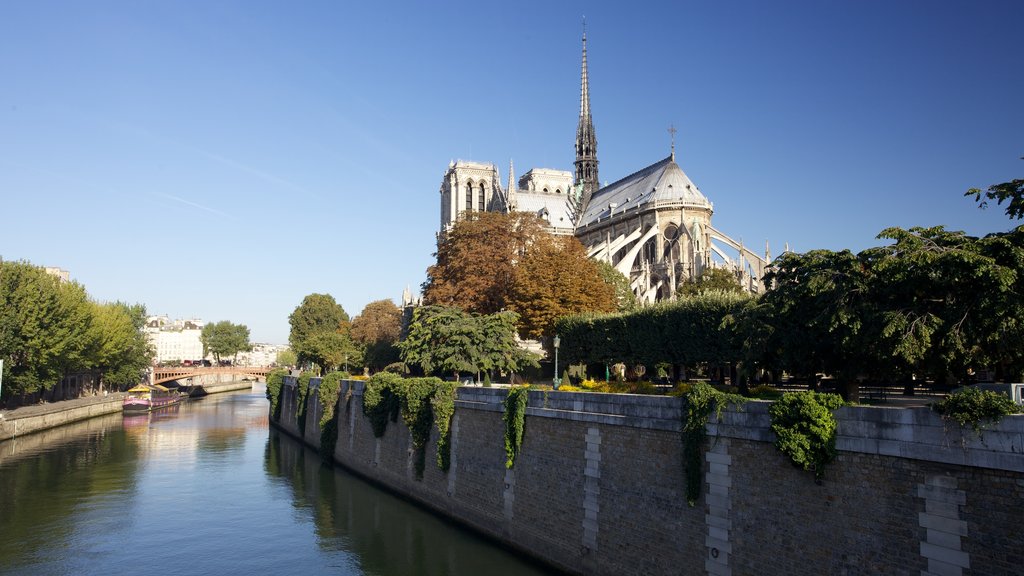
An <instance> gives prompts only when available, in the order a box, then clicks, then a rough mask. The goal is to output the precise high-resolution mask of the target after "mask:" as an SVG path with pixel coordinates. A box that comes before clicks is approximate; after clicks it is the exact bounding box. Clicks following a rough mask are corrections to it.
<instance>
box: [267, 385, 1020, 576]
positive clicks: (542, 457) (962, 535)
mask: <svg viewBox="0 0 1024 576" xmlns="http://www.w3.org/2000/svg"><path fill="white" fill-rule="evenodd" d="M316 384H317V380H316V379H314V380H312V381H311V383H310V393H309V395H308V398H307V402H308V406H307V410H306V419H307V420H306V425H305V438H304V440H305V441H306V443H307V444H309V445H311V446H313V447H314V448H318V447H319V444H320V430H319V427H318V422H319V418H320V414H321V409H320V407H319V400H318V398H317V393H316ZM363 387H364V383H363V382H360V381H352V380H348V381H344V382H343V383H342V389H341V394H340V399H339V403H338V406H337V408H336V412H335V413H336V415H337V418H338V427H337V428H338V437H337V442H336V444H335V451H334V460H335V461H336V462H337V463H339V464H340V465H342V466H344V467H346V468H348V469H349V470H352V471H354V472H356V473H358V474H360V475H362V476H364V477H366V478H367V479H370V480H371V481H373V482H376V483H378V484H380V485H382V486H385V487H387V488H389V489H391V490H393V491H395V492H397V493H400V494H402V495H404V496H406V497H408V498H410V499H412V500H415V501H417V502H419V503H421V504H423V505H424V506H426V507H428V508H431V509H433V510H435V511H436V512H438V513H440V514H442V515H444V516H447V517H449V518H451V519H453V520H455V521H457V522H460V523H462V524H464V525H467V526H469V527H471V528H474V529H476V530H478V531H479V532H481V533H483V534H485V535H487V536H490V537H492V538H494V539H496V540H498V541H500V542H502V543H503V544H505V545H507V546H510V547H512V548H514V549H517V550H519V551H521V552H523V553H526V554H529V555H531V556H534V557H536V558H537V559H539V560H541V561H543V562H545V563H547V564H549V565H551V566H554V567H557V568H559V569H561V570H563V571H565V572H568V573H573V574H595V575H608V576H611V575H616V576H618V575H626V574H637V575H652V574H713V575H732V574H737V575H739V574H850V575H853V574H906V575H914V576H919V575H933V574H934V575H961V574H1020V573H1022V571H1024V530H1022V527H1021V524H1022V521H1024V416H1014V417H1008V418H1006V419H1004V420H1003V422H1002V423H1000V424H999V425H998V426H994V427H992V428H990V429H988V430H986V431H985V432H984V435H983V437H981V438H979V437H977V436H976V435H975V434H974V433H973V432H971V431H969V430H968V431H966V432H962V431H961V430H960V429H959V427H957V426H956V425H947V424H946V423H945V422H944V421H943V420H942V419H941V418H940V417H938V416H937V415H936V414H934V413H932V412H931V411H930V410H928V409H926V408H924V409H896V408H869V407H845V408H841V409H839V410H838V411H837V418H838V420H839V431H838V439H837V448H838V450H839V455H838V458H837V459H836V460H835V461H834V462H833V463H831V464H830V465H829V466H828V468H827V470H826V471H825V476H824V480H823V481H822V482H820V483H817V482H815V479H814V475H813V474H812V473H810V472H805V471H802V470H799V469H797V468H795V467H794V466H793V465H792V464H791V463H790V462H789V460H788V459H787V458H786V457H785V456H784V455H782V454H781V453H780V452H779V451H778V450H776V449H775V447H774V446H773V444H772V442H773V441H774V436H773V435H772V433H771V431H770V429H769V424H770V422H769V416H768V412H767V406H768V403H766V402H758V401H752V402H748V403H746V404H745V405H744V406H743V407H742V408H741V409H740V410H729V411H726V412H725V413H724V414H723V416H722V418H721V419H720V420H713V421H712V423H711V424H709V425H708V434H709V443H708V449H707V452H706V454H705V461H704V464H703V468H702V475H703V477H704V480H705V482H704V486H703V491H702V495H701V497H700V499H699V500H698V501H697V503H696V505H695V506H693V507H691V506H689V505H688V504H687V502H686V496H685V471H684V464H683V458H682V451H683V446H682V440H681V434H680V408H681V404H680V402H681V401H680V399H678V398H669V397H659V396H632V395H611V394H589V393H576V392H547V393H545V392H540V391H535V392H530V394H529V406H528V408H527V411H526V421H525V426H524V437H523V444H522V448H521V452H520V453H519V456H518V458H517V460H516V462H515V466H514V467H513V468H512V469H506V468H505V453H504V423H503V420H502V410H503V404H502V402H503V400H504V398H505V395H506V391H505V390H503V389H497V388H471V387H463V388H459V391H458V399H457V400H456V410H455V415H454V417H453V419H452V423H451V437H450V438H451V467H450V469H449V471H448V472H447V473H445V472H443V471H441V470H440V469H439V468H438V467H437V466H436V464H435V454H436V441H437V430H436V428H435V429H434V431H433V433H432V435H431V439H430V442H429V443H428V445H427V446H426V469H425V471H424V474H423V478H422V479H417V478H416V475H415V470H414V465H413V453H412V450H411V442H410V435H409V431H408V429H407V428H406V427H405V426H404V424H403V423H402V421H401V419H399V421H398V422H388V428H387V430H386V432H385V433H384V435H383V436H382V437H381V438H375V437H374V436H373V431H372V428H371V425H370V421H369V419H368V418H367V417H366V416H364V415H363V413H362V394H363ZM295 393H296V388H295V379H294V378H287V379H286V382H285V386H284V387H283V388H282V399H281V402H282V403H283V405H282V411H281V418H280V421H279V422H277V423H275V424H276V425H278V426H279V427H280V428H282V429H284V430H285V431H287V432H288V433H290V434H292V435H294V436H296V437H300V434H299V426H298V423H297V421H296V418H295V413H296V412H295V407H296V406H295Z"/></svg>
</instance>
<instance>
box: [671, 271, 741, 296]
mask: <svg viewBox="0 0 1024 576" xmlns="http://www.w3.org/2000/svg"><path fill="white" fill-rule="evenodd" d="M708 292H735V293H737V294H739V293H742V292H744V290H743V286H742V285H741V284H740V281H739V279H738V278H737V277H736V274H735V273H733V272H731V271H729V270H726V269H725V268H705V269H704V271H703V272H701V274H700V276H698V277H697V278H687V279H686V280H683V281H682V282H680V283H679V287H678V289H677V291H676V294H677V296H679V297H680V298H685V297H687V296H696V295H697V294H706V293H708Z"/></svg>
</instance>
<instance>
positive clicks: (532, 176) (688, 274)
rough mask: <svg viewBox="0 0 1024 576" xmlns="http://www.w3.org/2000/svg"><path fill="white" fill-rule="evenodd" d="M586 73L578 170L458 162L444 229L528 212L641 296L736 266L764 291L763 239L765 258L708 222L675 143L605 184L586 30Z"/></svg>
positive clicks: (452, 169)
mask: <svg viewBox="0 0 1024 576" xmlns="http://www.w3.org/2000/svg"><path fill="white" fill-rule="evenodd" d="M580 80H581V81H580V84H581V88H580V116H579V122H578V124H577V129H576V145H575V151H576V160H575V162H574V167H575V171H574V172H568V171H563V170H554V169H549V168H533V169H531V170H529V171H527V172H526V173H525V174H523V175H522V176H521V177H520V178H519V180H518V181H516V180H515V178H514V174H515V170H514V167H513V165H512V163H511V162H510V163H509V174H508V180H507V183H506V184H505V185H504V186H502V184H501V177H500V174H499V171H498V168H497V166H496V165H494V164H484V163H479V162H466V161H462V160H460V161H458V162H452V163H450V164H449V165H448V171H447V172H445V175H444V179H443V180H442V183H441V230H442V233H443V232H444V231H445V230H447V229H448V228H449V227H450V226H451V225H452V224H453V223H454V222H455V221H457V220H458V219H459V218H462V217H464V216H465V214H467V213H471V212H474V211H497V212H512V211H520V212H531V213H534V214H537V215H538V216H539V217H541V218H542V219H544V221H546V222H547V223H548V226H549V229H550V230H551V232H553V233H554V234H560V235H574V236H575V237H576V238H577V239H579V241H580V242H581V243H582V244H583V246H584V247H585V248H586V249H587V252H588V254H589V256H590V257H591V258H595V259H599V260H603V261H606V262H609V263H610V264H612V265H613V266H614V267H615V268H616V269H617V270H619V271H620V272H622V274H623V275H625V276H626V277H627V278H629V280H630V284H631V286H632V288H633V292H634V293H635V294H636V295H637V297H638V298H639V299H640V300H641V301H643V302H655V301H659V300H667V299H671V298H673V297H674V296H675V292H676V287H677V286H678V284H679V282H681V281H684V280H687V279H690V278H696V277H699V276H700V275H701V273H703V271H704V270H705V269H708V268H724V269H727V270H730V271H731V272H733V273H734V274H735V275H736V277H737V279H739V281H740V283H741V284H742V285H743V286H744V287H745V288H746V289H747V290H749V291H751V292H760V291H761V290H762V289H763V286H762V282H761V278H762V276H763V275H764V272H765V268H766V267H767V265H768V261H769V260H770V257H769V254H768V248H767V245H766V246H765V253H764V255H763V257H762V256H761V255H759V254H756V253H754V252H753V251H751V250H750V249H748V248H746V247H745V246H744V245H743V244H742V243H741V242H736V241H735V240H733V239H732V238H730V237H729V236H727V235H725V234H723V233H722V232H720V231H718V230H717V229H715V227H714V226H712V224H711V216H712V214H713V213H714V207H713V205H712V204H711V201H710V200H708V198H707V197H706V196H704V194H703V193H701V191H700V189H698V188H697V185H696V184H694V183H693V182H692V181H691V180H690V178H689V177H688V176H687V175H686V173H685V172H683V170H682V168H680V167H679V165H678V164H676V160H675V150H674V144H673V151H672V153H671V154H670V155H669V156H668V157H667V158H664V159H662V160H660V161H658V162H656V163H654V164H652V165H650V166H647V167H646V168H642V169H640V170H638V171H636V172H634V173H633V174H630V175H628V176H626V177H624V178H622V179H620V180H618V181H616V182H613V183H611V184H607V185H605V186H603V187H602V186H600V184H599V180H598V160H597V133H596V131H595V129H594V121H593V118H592V116H591V111H590V81H589V78H588V75H587V36H586V33H584V35H583V63H582V74H581V79H580Z"/></svg>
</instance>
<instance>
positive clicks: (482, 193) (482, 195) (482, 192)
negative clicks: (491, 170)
mask: <svg viewBox="0 0 1024 576" xmlns="http://www.w3.org/2000/svg"><path fill="white" fill-rule="evenodd" d="M486 197H487V190H486V189H485V188H484V185H483V183H482V182H481V183H480V211H481V212H484V211H486V210H487V208H486V206H484V199H485V198H486Z"/></svg>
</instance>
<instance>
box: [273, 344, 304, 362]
mask: <svg viewBox="0 0 1024 576" xmlns="http://www.w3.org/2000/svg"><path fill="white" fill-rule="evenodd" d="M298 361H299V358H298V356H296V355H295V352H292V350H291V349H290V348H285V349H284V350H279V351H278V352H277V357H276V358H275V359H274V363H275V364H277V365H278V366H295V364H297V363H298Z"/></svg>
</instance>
